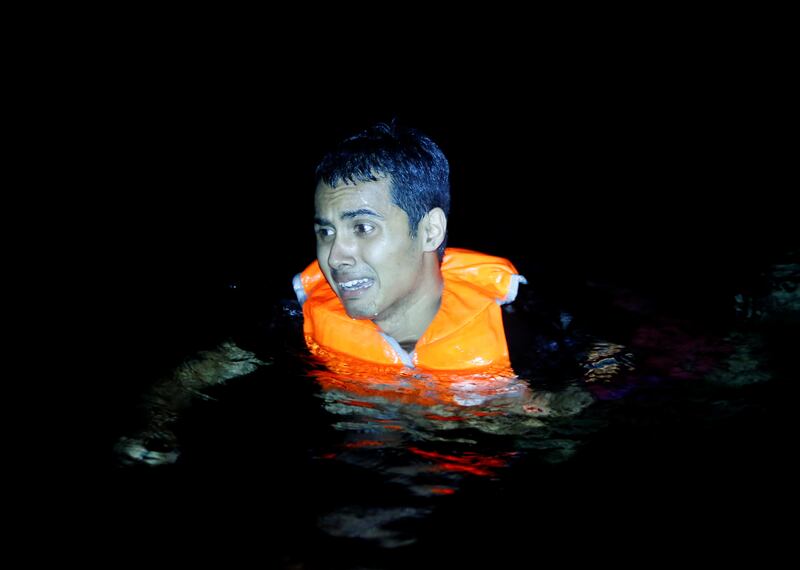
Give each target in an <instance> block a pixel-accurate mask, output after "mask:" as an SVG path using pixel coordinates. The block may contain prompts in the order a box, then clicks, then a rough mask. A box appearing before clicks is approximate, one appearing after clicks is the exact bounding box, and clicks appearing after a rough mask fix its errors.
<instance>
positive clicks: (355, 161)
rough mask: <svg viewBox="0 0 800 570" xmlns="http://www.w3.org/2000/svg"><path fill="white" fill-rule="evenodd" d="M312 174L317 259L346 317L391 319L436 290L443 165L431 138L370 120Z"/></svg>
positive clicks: (445, 199)
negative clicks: (314, 177)
mask: <svg viewBox="0 0 800 570" xmlns="http://www.w3.org/2000/svg"><path fill="white" fill-rule="evenodd" d="M316 173H317V187H316V194H315V208H316V214H315V220H314V221H315V226H314V227H315V231H316V233H317V259H318V261H319V263H320V267H321V268H322V271H323V273H324V274H325V277H326V278H327V280H328V282H329V283H330V284H331V287H332V288H333V289H334V291H336V293H337V294H338V295H339V298H340V299H341V300H342V304H343V305H344V307H345V309H346V310H347V312H348V314H349V315H350V316H351V317H354V318H371V319H375V320H376V321H380V320H382V319H383V320H385V319H387V318H391V319H395V318H397V317H398V315H400V314H402V312H403V311H412V312H413V311H414V310H416V308H417V306H418V305H420V304H422V303H425V302H427V301H429V300H430V298H431V295H432V294H433V293H436V294H440V292H435V291H433V289H434V288H435V287H436V286H437V284H438V280H437V279H438V266H439V262H440V260H441V256H442V254H443V252H444V246H445V238H446V233H447V213H448V211H449V207H450V185H449V165H448V163H447V159H446V158H445V156H444V154H443V153H442V151H441V150H440V149H439V147H438V146H436V144H435V143H434V142H433V141H432V140H431V139H429V138H428V137H426V136H424V135H422V134H421V133H419V132H417V131H414V130H411V129H400V128H398V127H396V126H394V125H392V126H388V125H384V124H381V125H377V126H375V127H373V128H371V129H368V130H367V131H364V132H362V133H360V134H358V135H356V136H354V137H351V138H349V139H346V140H345V141H343V142H342V143H341V144H340V145H339V146H338V147H336V148H335V149H334V150H333V151H331V152H330V153H329V154H327V155H326V156H325V157H324V158H323V159H322V161H321V162H320V164H319V166H318V167H317V171H316Z"/></svg>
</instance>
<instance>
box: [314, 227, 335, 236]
mask: <svg viewBox="0 0 800 570" xmlns="http://www.w3.org/2000/svg"><path fill="white" fill-rule="evenodd" d="M317 235H318V236H319V237H321V238H327V237H331V236H332V235H333V230H332V229H331V228H317Z"/></svg>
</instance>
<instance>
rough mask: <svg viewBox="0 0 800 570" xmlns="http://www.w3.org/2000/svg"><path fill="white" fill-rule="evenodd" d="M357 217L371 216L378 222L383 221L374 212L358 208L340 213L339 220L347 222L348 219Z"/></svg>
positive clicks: (381, 217)
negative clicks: (378, 220)
mask: <svg viewBox="0 0 800 570" xmlns="http://www.w3.org/2000/svg"><path fill="white" fill-rule="evenodd" d="M358 216H372V217H373V218H378V219H380V220H382V219H383V216H381V215H380V214H379V213H378V212H376V211H375V210H370V209H369V208H359V209H358V210H346V211H344V212H342V215H341V218H342V219H343V220H348V219H350V218H357V217H358Z"/></svg>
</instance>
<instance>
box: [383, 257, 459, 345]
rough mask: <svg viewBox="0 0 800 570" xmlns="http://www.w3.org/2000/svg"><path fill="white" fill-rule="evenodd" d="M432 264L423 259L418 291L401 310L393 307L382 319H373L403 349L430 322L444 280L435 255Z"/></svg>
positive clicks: (434, 312)
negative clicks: (423, 274)
mask: <svg viewBox="0 0 800 570" xmlns="http://www.w3.org/2000/svg"><path fill="white" fill-rule="evenodd" d="M433 263H434V265H430V266H429V264H427V263H426V267H425V269H424V271H425V280H424V282H423V284H422V286H421V287H420V288H419V290H420V293H421V294H420V295H419V297H417V298H416V299H414V300H413V301H412V302H411V303H410V304H409V305H406V306H404V307H403V308H402V309H401V310H397V311H394V312H393V313H392V314H391V315H389V316H387V317H386V318H383V319H380V320H378V319H375V324H377V325H378V326H379V327H380V328H381V330H382V331H383V332H385V333H386V334H388V335H389V336H391V337H392V338H394V339H395V340H396V341H397V342H398V343H400V345H401V346H402V347H403V348H404V349H405V350H409V348H411V349H413V347H414V344H416V342H417V341H418V340H419V339H420V337H422V335H423V334H425V331H426V330H427V329H428V327H429V326H430V324H431V322H433V319H434V317H436V313H437V312H439V305H440V304H441V301H442V290H443V288H444V281H443V280H442V273H441V270H440V268H439V263H438V259H433Z"/></svg>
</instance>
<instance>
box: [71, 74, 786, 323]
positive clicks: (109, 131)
mask: <svg viewBox="0 0 800 570" xmlns="http://www.w3.org/2000/svg"><path fill="white" fill-rule="evenodd" d="M200 87H202V86H198V88H200ZM234 87H235V85H234V86H232V87H231V91H225V90H222V89H220V88H217V90H216V91H205V92H204V91H201V90H200V89H198V91H197V92H196V91H195V90H194V89H193V88H188V87H186V88H183V89H181V90H178V91H168V90H166V91H165V92H163V93H161V92H159V93H152V92H146V91H144V90H143V91H142V92H139V91H137V90H136V88H134V89H133V90H132V91H131V90H126V91H125V93H124V95H123V94H122V93H121V91H120V90H121V89H122V88H123V87H122V86H119V87H118V88H117V90H116V91H115V90H113V89H111V88H109V89H110V92H109V94H108V95H109V96H108V97H106V98H104V99H103V101H102V102H99V104H100V108H101V109H103V110H104V112H103V113H101V114H102V115H104V116H107V118H108V120H107V121H98V123H99V124H97V125H94V127H95V128H94V129H93V130H92V133H91V137H92V139H93V142H92V143H91V145H90V146H91V147H92V149H93V150H94V151H96V152H97V153H98V154H99V158H100V160H99V161H98V164H99V165H100V168H98V169H97V170H96V171H95V172H93V173H92V174H91V176H92V178H93V180H92V182H93V183H95V184H97V185H98V186H100V187H101V188H103V189H104V192H103V194H102V195H101V196H102V197H101V198H100V199H99V200H93V201H94V203H95V204H96V206H97V207H98V208H99V210H100V211H99V212H98V214H95V216H96V225H97V226H99V227H95V225H94V224H93V225H92V226H91V232H90V234H89V235H87V236H86V239H87V245H88V247H90V248H97V249H102V248H105V247H106V246H109V250H108V253H105V252H104V254H103V257H104V266H103V267H104V269H107V271H103V272H102V274H101V279H102V281H103V282H104V283H106V284H107V285H108V287H109V288H110V290H112V291H114V293H115V295H118V296H119V300H121V301H122V303H121V306H120V308H121V309H122V310H123V311H126V310H129V311H130V312H131V314H130V318H131V319H133V321H134V322H135V321H136V320H140V319H145V320H148V321H149V319H150V318H151V317H152V315H151V314H150V312H151V311H156V312H158V313H162V312H163V311H166V312H167V313H169V312H170V311H176V318H182V314H183V312H184V311H185V312H187V313H189V314H191V313H192V312H193V311H195V309H196V304H197V303H200V304H202V299H203V298H204V296H205V295H206V294H207V293H208V292H209V291H215V290H219V289H220V288H229V287H234V286H235V287H245V288H251V289H258V290H262V291H263V295H264V298H265V299H267V298H273V297H274V296H276V295H278V296H285V295H290V294H291V289H290V288H289V281H290V279H291V277H292V275H294V274H295V273H296V272H298V271H300V270H301V269H302V268H303V267H304V266H305V265H306V264H307V263H308V262H309V261H310V260H311V259H312V258H313V255H314V246H313V239H312V235H311V230H310V222H309V220H310V219H311V215H312V212H311V208H312V196H313V179H312V172H313V167H314V164H315V162H316V161H317V160H318V158H319V157H320V155H321V153H322V152H323V150H324V149H325V148H327V147H328V146H329V145H331V144H333V143H334V142H335V141H337V140H338V139H340V138H341V137H342V136H345V135H348V134H351V133H353V132H355V131H357V130H359V129H361V128H363V127H365V126H367V125H369V124H371V123H373V122H375V121H380V120H389V119H391V118H394V117H396V118H397V119H398V120H400V121H401V122H403V123H405V124H408V125H411V126H415V127H417V128H420V129H421V130H423V131H425V132H427V133H428V134H430V136H431V137H432V138H434V139H435V140H437V141H438V142H439V143H440V145H441V147H442V148H443V150H444V151H445V153H446V154H447V156H448V157H449V159H450V163H451V168H452V195H453V199H452V200H453V207H452V212H451V216H450V237H449V243H450V245H453V246H460V247H468V248H475V249H479V250H482V251H486V252H489V253H493V254H498V255H502V256H506V257H508V258H510V259H512V260H513V261H514V262H515V263H517V264H518V265H519V266H520V269H521V270H522V271H523V273H525V272H526V271H527V272H528V273H532V274H543V275H547V276H551V277H552V276H556V277H557V278H558V279H560V280H563V282H564V285H565V286H568V285H570V284H573V283H582V282H583V281H584V280H586V279H600V280H610V281H611V282H614V283H616V284H619V285H621V286H626V285H629V286H633V287H642V288H645V289H646V290H648V291H653V292H654V293H656V294H658V295H662V296H664V297H666V298H673V299H675V300H677V303H676V304H678V305H680V304H681V303H684V302H693V301H699V304H700V305H702V304H703V302H704V301H703V300H702V297H703V296H704V295H706V294H708V295H711V296H712V297H716V296H718V295H719V298H720V299H721V298H723V297H724V298H725V299H728V298H729V297H730V296H729V293H731V292H732V291H736V290H738V289H740V288H742V287H746V286H747V285H748V280H749V279H751V278H752V276H753V275H754V274H757V273H758V271H759V270H760V269H761V268H762V267H763V266H764V265H765V264H768V263H769V262H770V261H773V260H775V259H777V258H779V257H780V255H781V254H782V253H783V252H784V251H785V250H786V249H788V248H787V245H788V240H790V239H791V238H792V236H791V231H790V227H791V224H790V219H791V218H792V215H791V212H790V208H788V207H787V206H786V200H785V198H783V197H781V196H782V195H783V193H785V191H786V182H785V181H784V174H785V172H784V168H782V167H781V164H782V163H784V162H786V161H787V159H788V151H787V150H785V149H784V148H783V147H782V146H781V145H780V143H779V141H778V140H776V139H775V135H776V134H777V133H776V132H775V129H776V124H777V120H778V119H779V117H773V116H770V111H769V110H768V109H764V110H762V109H761V108H753V104H754V103H753V100H752V98H749V97H746V96H745V95H742V94H739V95H731V92H730V91H728V89H726V88H724V87H720V86H716V85H714V86H712V85H702V84H697V83H692V85H691V87H692V89H691V90H690V89H689V86H687V85H680V84H677V85H673V86H672V87H666V86H664V85H651V86H650V87H647V86H642V85H638V86H637V90H635V91H633V92H632V91H631V90H630V89H629V87H630V85H627V84H620V85H607V86H605V87H604V88H601V89H598V90H597V91H596V92H595V91H591V92H587V91H579V92H577V93H576V92H572V93H561V92H549V93H548V92H545V93H544V95H543V96H540V97H539V98H537V99H533V100H528V99H527V98H526V97H525V96H523V95H522V94H521V93H520V92H519V91H516V90H515V89H514V87H515V86H513V85H512V86H509V89H510V90H511V91H510V92H509V93H503V94H498V95H497V96H495V97H493V98H486V99H483V100H481V101H480V104H479V105H468V104H465V105H464V106H463V107H461V106H457V105H456V104H455V103H456V102H455V101H452V100H450V99H449V98H448V97H446V96H445V95H443V94H442V95H439V96H431V97H430V98H429V99H427V98H426V95H417V97H416V98H410V99H405V100H402V101H400V102H392V101H387V102H381V101H375V100H368V101H363V100H360V99H357V98H356V97H353V98H352V99H345V98H342V99H341V100H340V99H332V98H330V99H329V98H325V97H321V98H316V99H315V98H313V97H309V102H308V103H298V101H297V100H294V99H293V97H294V94H292V93H283V97H282V98H281V97H278V98H277V99H272V100H270V101H269V103H267V101H266V100H264V99H262V95H263V94H264V93H263V88H262V89H261V90H259V91H247V90H245V91H243V92H238V91H236V90H235V89H234ZM242 87H244V86H242ZM300 95H301V94H297V96H298V97H299V96H300ZM302 95H303V96H305V95H309V96H310V95H311V94H310V93H307V94H302ZM398 99H399V97H398ZM748 100H749V103H750V108H749V112H744V113H743V112H742V105H744V104H745V103H748ZM133 101H136V102H137V104H136V105H133V106H130V103H131V102H133ZM756 101H758V100H756ZM464 103H465V102H464ZM78 199H79V200H80V197H79V198H78ZM78 230H79V231H81V230H83V228H78ZM99 236H102V240H100V241H101V242H102V243H98V241H97V238H98V237H99ZM178 315H181V316H180V317H178ZM164 316H168V315H164ZM143 326H144V327H145V328H147V327H148V326H149V325H147V324H143ZM134 328H137V329H138V328H139V327H137V326H134Z"/></svg>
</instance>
